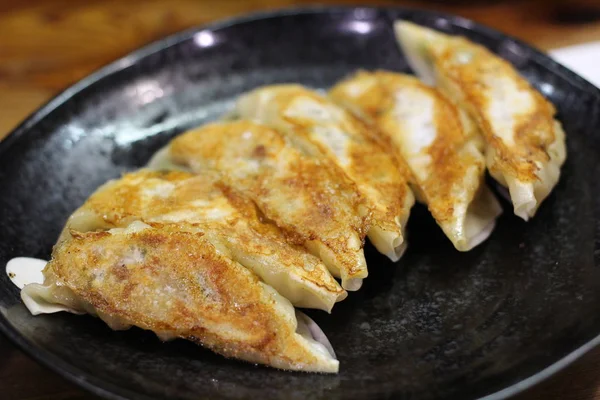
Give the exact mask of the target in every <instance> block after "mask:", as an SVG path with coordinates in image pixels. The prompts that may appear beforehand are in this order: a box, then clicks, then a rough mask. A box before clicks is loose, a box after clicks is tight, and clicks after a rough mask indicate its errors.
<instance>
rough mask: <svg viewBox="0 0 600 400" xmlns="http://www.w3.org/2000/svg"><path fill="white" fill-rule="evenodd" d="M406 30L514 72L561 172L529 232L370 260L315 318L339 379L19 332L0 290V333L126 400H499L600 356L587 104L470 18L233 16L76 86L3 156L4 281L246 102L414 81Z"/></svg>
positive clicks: (80, 328) (326, 11) (379, 11)
mask: <svg viewBox="0 0 600 400" xmlns="http://www.w3.org/2000/svg"><path fill="white" fill-rule="evenodd" d="M397 18H404V19H409V20H413V21H416V22H418V23H421V24H425V25H428V26H431V27H434V28H437V29H441V30H443V31H447V32H451V33H458V34H463V35H466V36H468V37H470V38H471V39H473V40H475V41H477V42H480V43H482V44H484V45H486V46H488V47H489V48H490V49H492V50H493V51H495V52H497V53H498V54H500V55H501V56H503V57H505V58H506V59H508V60H510V61H511V62H512V63H513V64H514V65H516V67H517V68H518V69H519V70H520V71H521V72H522V73H523V74H524V75H525V76H526V77H527V79H529V80H530V81H531V82H532V83H533V84H534V85H535V86H536V87H537V88H539V89H540V90H541V91H542V92H543V93H544V94H545V95H546V96H548V97H549V98H550V100H552V102H553V103H554V104H556V106H557V108H558V112H559V118H560V120H561V121H562V122H563V124H564V127H565V131H566V132H567V136H568V140H567V142H568V152H569V153H568V154H569V157H568V160H567V162H566V164H565V166H564V168H563V176H562V179H561V181H560V183H559V184H558V186H557V187H556V189H555V190H554V193H553V194H552V195H551V196H550V198H548V199H547V200H546V201H545V203H544V204H543V206H542V207H541V209H540V210H539V212H538V214H537V215H536V217H535V218H534V219H533V220H532V221H530V222H529V223H524V222H523V221H521V220H520V219H519V218H517V217H515V216H513V215H512V212H511V210H510V207H509V204H507V203H504V204H503V205H504V208H505V214H504V215H503V216H502V217H501V218H500V219H499V221H498V226H497V228H496V231H495V232H494V233H493V234H492V236H491V238H490V239H489V240H488V241H487V242H486V243H484V244H483V245H481V246H479V247H477V248H476V249H475V250H473V251H471V252H469V253H458V252H456V251H455V250H454V249H453V247H452V245H451V244H450V242H449V241H448V240H447V239H446V238H445V237H444V236H443V234H442V233H441V231H440V229H438V228H437V226H436V225H435V223H434V221H433V220H432V218H431V217H430V216H429V215H428V214H427V212H426V210H425V209H424V208H422V207H416V208H415V209H414V212H413V214H412V216H411V219H410V224H409V241H410V243H409V250H408V252H407V254H406V255H405V257H404V258H402V260H401V261H399V262H398V263H396V264H393V263H390V262H389V261H388V260H387V259H386V258H384V257H382V256H381V255H379V254H377V253H376V252H375V251H374V250H373V249H372V248H371V247H368V248H367V261H368V264H369V271H370V275H369V278H368V279H367V280H366V281H365V284H364V286H363V288H362V289H361V290H360V291H359V292H357V293H352V294H351V295H350V296H349V298H348V299H347V300H346V301H344V302H342V303H340V304H338V305H337V306H336V307H335V309H334V311H333V313H332V315H326V314H325V313H323V312H310V314H311V316H312V317H313V318H314V319H315V320H316V321H317V322H318V323H319V324H320V325H321V327H322V328H323V330H324V331H325V333H326V334H327V335H328V337H329V339H330V340H331V343H332V344H333V346H334V348H335V350H336V352H337V355H338V357H339V359H340V361H341V368H340V373H339V375H327V376H326V375H315V374H303V373H290V372H282V371H277V370H273V369H269V368H264V367H258V366H253V365H249V364H245V363H242V362H237V361H231V360H226V359H224V358H222V357H220V356H217V355H214V354H212V353H211V352H210V351H207V350H204V349H202V348H201V347H199V346H196V345H194V344H191V343H188V342H185V341H175V342H170V343H167V344H162V343H161V342H160V341H159V340H158V339H157V338H156V337H155V336H154V335H153V334H152V333H150V332H144V331H141V330H139V329H132V330H130V331H126V332H113V331H111V330H110V329H109V328H108V327H106V326H105V325H104V324H103V323H102V322H101V321H98V320H96V319H94V318H92V317H89V316H83V317H82V316H74V315H67V314H55V315H47V316H39V317H32V316H30V315H29V314H28V312H27V311H26V309H25V308H24V306H23V305H22V304H21V302H20V299H19V295H18V290H17V289H16V288H15V287H13V286H12V285H11V284H10V282H9V281H8V278H7V277H6V276H5V275H4V274H0V328H1V331H2V332H4V333H5V334H6V335H7V336H8V337H10V338H11V339H12V340H13V341H14V342H15V343H17V344H18V345H19V346H20V347H21V348H23V349H24V350H25V351H26V352H28V353H29V354H31V355H32V356H34V357H35V358H36V359H37V360H38V361H40V362H42V363H44V364H45V365H47V366H49V367H50V368H52V369H54V370H56V371H57V372H59V373H60V374H62V375H63V376H66V377H67V378H69V379H70V380H72V381H73V382H75V383H77V384H79V385H81V386H83V387H84V388H86V389H88V390H90V391H92V392H94V393H96V394H98V395H101V396H104V397H107V398H114V399H122V398H134V399H155V398H170V399H200V398H210V399H250V398H254V399H256V398H260V399H305V398H310V399H376V398H394V399H413V400H425V399H476V398H481V397H483V398H485V399H501V398H505V397H507V396H510V395H512V394H514V393H517V392H519V391H521V390H522V389H523V388H526V387H529V386H531V385H532V384H534V383H536V382H538V381H540V380H542V379H544V378H545V377H547V376H548V375H550V374H552V373H553V372H555V371H556V370H558V369H560V368H562V367H563V366H565V365H566V364H568V363H569V362H571V361H572V360H574V359H575V358H577V357H578V356H580V355H581V354H583V353H584V352H585V351H587V350H589V349H591V348H592V347H593V346H595V345H596V344H598V343H599V342H600V337H599V336H598V335H599V334H600V268H599V266H600V263H599V261H600V260H599V257H600V242H599V240H600V235H599V227H600V225H599V224H598V213H599V211H600V191H599V189H600V188H599V183H598V182H599V180H598V179H597V177H598V176H600V163H599V162H598V155H599V154H600V153H599V152H600V94H599V91H598V90H597V89H595V88H594V87H593V86H591V85H590V84H589V83H587V82H586V81H584V80H583V79H581V78H579V77H577V76H576V75H575V74H573V73H572V72H570V71H568V70H567V69H565V68H563V67H561V66H560V65H558V64H556V63H555V62H553V61H552V60H550V59H549V58H547V57H546V56H544V55H543V54H541V53H539V52H538V51H536V50H534V49H532V48H530V47H528V46H526V45H524V44H523V43H521V42H519V41H516V40H514V39H512V38H509V37H506V36H504V35H501V34H499V33H497V32H495V31H492V30H490V29H488V28H485V27H482V26H480V25H477V24H475V23H473V22H471V21H468V20H465V19H461V18H457V17H453V16H448V15H442V14H436V13H428V12H427V13H426V12H422V11H416V10H404V9H395V8H390V9H383V8H335V9H331V8H316V9H304V10H288V11H283V12H277V13H271V14H261V15H255V16H251V17H246V18H239V19H235V20H231V21H227V22H223V23H218V24H215V25H210V26H207V27H204V28H199V29H195V30H192V31H188V32H184V33H181V34H178V35H175V36H173V37H170V38H167V39H165V40H163V41H160V42H158V43H155V44H153V45H150V46H149V47H146V48H144V49H142V50H140V51H137V52H135V53H133V54H131V55H130V56H127V57H125V58H123V59H121V60H119V61H117V62H115V63H114V64H111V65H110V66H108V67H106V68H104V69H102V70H101V71H99V72H97V73H95V74H94V75H92V76H90V77H89V78H87V79H84V80H83V81H81V82H80V83H78V84H76V85H75V86H73V87H71V88H70V89H68V90H67V91H65V92H64V93H63V94H61V95H59V96H58V97H57V98H55V99H54V100H52V101H51V102H50V103H49V104H47V105H46V106H44V107H43V108H42V109H41V110H39V111H38V112H37V113H35V114H34V115H33V116H32V117H31V118H30V119H28V120H27V121H26V122H25V123H23V124H22V125H21V126H20V127H19V128H18V129H17V130H16V131H15V132H13V133H12V135H10V136H9V137H8V138H7V139H6V140H4V141H3V142H0V221H1V223H2V225H1V228H0V265H4V264H5V263H6V261H7V260H8V259H10V258H12V257H15V256H23V255H28V256H35V257H41V258H47V257H49V255H50V251H51V248H52V245H53V243H54V241H55V240H56V238H57V236H58V233H59V231H60V229H61V227H62V225H63V223H64V221H65V219H66V218H67V216H68V215H69V214H70V213H71V212H72V211H73V210H74V209H75V208H76V207H77V206H78V205H80V204H81V203H82V202H83V201H84V200H85V198H86V197H87V196H88V195H89V194H90V193H91V192H92V191H93V190H94V189H95V188H96V187H97V186H99V185H100V184H101V183H103V182H105V181H106V180H107V179H110V178H114V177H117V176H119V174H121V173H122V172H124V171H127V170H131V169H133V168H136V167H139V166H141V165H143V164H144V163H145V162H146V161H147V160H148V158H149V157H150V155H151V154H152V153H153V152H154V151H155V150H156V149H158V148H159V147H161V146H162V145H164V144H165V143H166V142H167V141H168V140H169V139H170V138H171V137H173V135H175V134H177V133H179V132H181V131H183V130H184V129H186V128H189V127H192V126H194V125H197V124H200V123H204V122H206V121H210V120H213V119H215V118H217V117H218V116H219V115H220V114H221V113H222V112H224V111H225V110H226V109H227V108H228V107H229V106H230V105H231V103H232V101H233V99H234V98H235V97H236V96H237V95H238V94H240V93H242V92H243V91H245V90H248V89H251V88H253V87H255V86H258V85H261V84H267V83H275V82H286V81H294V82H301V83H303V84H306V85H309V86H312V87H316V88H326V87H328V86H329V85H331V84H332V83H334V82H335V81H336V80H338V79H340V78H342V77H344V76H345V75H346V74H348V73H350V72H351V71H354V70H355V69H358V68H365V69H373V68H387V69H391V70H397V71H409V70H408V67H407V64H406V62H405V60H404V58H403V56H402V54H401V53H400V51H399V50H398V49H397V47H396V44H395V43H394V38H393V35H392V21H394V20H395V19H397Z"/></svg>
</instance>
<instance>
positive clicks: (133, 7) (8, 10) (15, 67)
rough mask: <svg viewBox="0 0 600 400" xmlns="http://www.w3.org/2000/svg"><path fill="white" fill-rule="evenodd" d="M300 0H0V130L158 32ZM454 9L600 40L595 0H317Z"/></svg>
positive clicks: (542, 42)
mask: <svg viewBox="0 0 600 400" xmlns="http://www.w3.org/2000/svg"><path fill="white" fill-rule="evenodd" d="M310 4H315V2H310V1H301V0H208V1H203V0H0V93H1V95H0V138H1V137H3V136H4V135H5V134H7V133H8V132H9V131H10V130H11V129H12V128H14V127H15V125H16V124H17V123H18V122H20V121H21V120H22V119H23V118H25V117H26V116H27V115H28V114H29V113H31V112H32V111H33V110H34V109H35V108H36V107H38V106H39V105H40V104H42V103H43V102H45V101H46V100H48V99H49V98H50V97H51V96H53V95H54V94H56V93H57V92H58V91H60V90H61V89H64V88H65V87H66V86H68V85H70V84H71V83H73V82H75V81H77V80H79V79H80V78H82V77H84V76H85V75H88V74H89V73H90V72H92V71H94V70H95V69H97V68H99V67H101V66H102V65H105V64H107V63H109V62H111V61H112V60H114V59H116V58H118V57H121V56H123V55H124V54H127V53H128V52H130V51H131V50H133V49H135V48H137V47H139V46H141V45H144V44H146V43H149V42H151V41H153V40H156V39H159V38H161V37H163V36H165V35H168V34H171V33H174V32H177V31H180V30H182V29H186V28H189V27H192V26H194V25H198V24H203V23H206V22H209V21H214V20H216V19H221V18H227V17H231V16H235V15H239V14H243V13H248V12H252V11H258V10H268V9H276V8H281V7H290V6H294V5H310ZM317 4H361V5H367V4H369V5H371V4H373V5H396V6H409V7H420V8H426V9H436V10H441V11H446V12H450V13H454V14H459V15H462V16H465V17H467V18H471V19H474V20H476V21H478V22H482V23H484V24H487V25H490V26H492V27H494V28H497V29H500V30H502V31H504V32H506V33H509V34H512V35H515V36H517V37H519V38H521V39H523V40H525V41H528V42H530V43H532V44H534V45H536V46H538V47H540V48H542V49H544V50H549V49H554V48H559V47H564V46H568V45H573V44H578V43H584V42H589V41H595V40H600V0H420V1H416V0H406V1H405V0H396V1H368V0H363V1H360V2H352V1H331V0H330V1H321V2H318V3H317Z"/></svg>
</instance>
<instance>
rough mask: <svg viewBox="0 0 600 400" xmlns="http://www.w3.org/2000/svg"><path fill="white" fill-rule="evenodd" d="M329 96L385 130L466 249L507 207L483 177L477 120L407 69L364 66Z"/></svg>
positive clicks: (424, 195) (423, 197)
mask: <svg viewBox="0 0 600 400" xmlns="http://www.w3.org/2000/svg"><path fill="white" fill-rule="evenodd" d="M330 96H331V97H332V98H333V99H334V100H336V101H338V102H339V103H340V104H343V105H345V106H347V107H348V109H350V110H354V111H355V112H356V113H357V115H359V116H361V117H362V118H365V119H366V120H367V121H369V122H370V123H372V124H375V125H376V126H377V128H379V130H378V131H379V132H380V133H381V134H382V135H385V136H386V138H387V139H389V141H390V143H391V145H392V149H393V150H394V151H395V152H396V153H397V155H398V157H400V158H402V159H404V160H405V161H406V163H407V165H408V166H409V168H410V169H411V172H412V176H413V179H414V186H415V192H416V193H417V196H418V197H419V200H420V201H422V202H424V203H425V204H427V206H428V208H429V210H430V212H431V214H432V215H433V217H434V218H435V220H436V221H437V223H438V224H439V226H440V227H441V228H442V230H443V231H444V233H445V234H446V236H447V237H448V238H449V239H450V240H451V241H452V243H453V244H454V246H455V247H456V248H457V249H458V250H460V251H468V250H470V249H472V248H473V247H475V246H477V245H478V244H479V243H481V242H482V241H484V240H485V239H487V237H488V236H489V235H490V233H491V232H492V229H493V228H494V225H495V221H496V217H497V216H498V215H499V214H500V213H501V210H502V209H501V207H500V204H499V203H498V201H497V200H496V198H495V197H494V195H493V194H492V192H491V191H490V190H489V188H488V187H487V186H486V185H485V183H484V175H485V158H484V155H483V154H482V152H481V150H482V149H481V147H482V146H481V142H480V138H479V134H478V132H477V129H476V127H475V125H474V124H473V123H472V122H471V120H470V119H469V117H467V116H466V115H465V114H464V113H462V111H461V110H460V109H458V108H457V107H456V106H454V105H453V104H452V103H451V102H450V101H448V100H447V99H446V97H445V96H444V95H442V94H441V93H440V92H438V91H437V90H435V89H433V88H430V87H428V86H425V85H424V84H423V83H421V82H420V81H419V80H418V79H416V78H414V77H412V76H409V75H403V74H397V73H392V72H384V71H378V72H374V73H370V72H359V73H357V74H356V75H354V76H352V77H350V78H348V79H347V80H344V81H342V82H340V83H338V84H337V85H335V86H334V87H333V88H332V89H331V91H330Z"/></svg>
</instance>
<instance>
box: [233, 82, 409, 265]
mask: <svg viewBox="0 0 600 400" xmlns="http://www.w3.org/2000/svg"><path fill="white" fill-rule="evenodd" d="M235 113H236V114H237V115H238V116H239V117H240V118H243V119H252V120H255V121H257V122H260V123H262V124H265V125H269V126H271V127H272V128H275V129H278V130H280V131H281V132H283V133H284V134H286V135H288V137H289V138H290V140H291V141H292V142H293V143H294V144H295V145H297V146H299V147H302V148H304V149H305V151H307V152H309V153H310V154H311V155H313V156H321V157H327V158H329V159H330V160H332V161H333V162H335V163H336V164H337V165H338V166H339V167H340V168H341V169H342V170H343V171H344V172H345V173H346V174H347V175H348V177H349V178H350V179H352V180H353V181H354V182H355V183H356V185H357V186H358V189H359V190H360V192H361V194H362V195H363V196H364V198H365V199H366V200H367V205H368V206H369V207H370V208H371V211H372V216H373V217H372V222H371V228H370V230H369V232H368V236H369V239H371V242H372V243H373V244H374V245H375V247H376V248H377V250H379V251H380V252H381V253H383V254H385V255H387V256H388V257H389V258H390V259H392V260H393V261H396V260H398V259H399V258H400V257H401V256H402V253H403V252H404V249H406V242H405V239H404V238H405V227H406V222H407V220H408V216H409V214H410V209H411V207H412V206H413V204H414V197H413V194H412V192H411V191H410V189H409V187H408V184H407V182H406V179H405V177H404V176H403V175H402V173H401V170H400V167H399V165H398V164H397V162H396V160H395V159H394V157H393V156H392V155H390V154H388V153H386V152H385V151H384V150H383V149H382V147H381V146H380V145H379V143H377V142H376V141H375V140H374V138H373V137H372V135H371V134H370V133H369V132H368V131H367V128H366V126H365V125H364V124H363V123H362V122H361V121H359V120H358V119H357V118H355V117H354V116H352V115H351V114H350V113H348V112H347V111H346V110H344V109H343V108H342V107H339V106H338V105H336V104H335V103H333V102H331V101H330V100H328V99H327V98H325V97H323V96H321V95H319V94H317V93H315V92H313V91H311V90H309V89H306V88H305V87H302V86H300V85H291V84H290V85H273V86H265V87H263V88H259V89H256V90H253V91H252V92H250V93H248V94H246V95H245V96H242V97H241V98H240V99H239V100H238V102H237V106H236V110H235Z"/></svg>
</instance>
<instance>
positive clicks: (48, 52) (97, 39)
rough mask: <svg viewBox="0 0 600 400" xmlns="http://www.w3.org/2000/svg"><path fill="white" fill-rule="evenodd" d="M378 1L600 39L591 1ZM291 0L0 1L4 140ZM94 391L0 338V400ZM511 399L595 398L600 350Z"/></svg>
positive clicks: (523, 32) (505, 26) (526, 33)
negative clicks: (140, 53)
mask: <svg viewBox="0 0 600 400" xmlns="http://www.w3.org/2000/svg"><path fill="white" fill-rule="evenodd" d="M326 2H327V1H321V2H320V3H321V4H322V3H326ZM328 3H332V4H333V3H339V2H338V1H329V2H328ZM344 3H346V4H348V3H351V2H348V1H346V2H344ZM361 3H362V4H365V3H367V2H366V1H364V0H363V1H362V2H361ZM373 3H374V2H373ZM377 3H378V4H389V5H407V6H411V7H422V8H429V9H438V10H443V11H447V12H452V13H455V14H460V15H462V16H465V17H468V18H471V19H474V20H476V21H479V22H482V23H485V24H487V25H490V26H493V27H495V28H497V29H500V30H502V31H505V32H508V33H510V34H512V35H515V36H517V37H519V38H521V39H524V40H526V41H528V42H531V43H533V44H535V45H537V46H538V47H540V48H542V49H551V48H557V47H562V46H567V45H571V44H575V43H582V42H586V41H592V40H600V4H599V2H598V1H597V0H576V1H567V0H565V1H561V0H523V1H515V0H513V1H508V0H505V1H490V0H480V1H476V0H473V1H471V2H467V1H464V2H462V3H463V4H462V5H461V4H460V3H461V2H459V1H443V0H442V1H437V2H433V1H430V2H426V1H423V2H418V1H387V2H377ZM452 3H455V4H452ZM467 3H476V4H479V5H476V6H473V5H468V6H467V5H465V4H467ZM294 4H296V5H298V4H307V2H303V1H295V0H249V1H244V0H214V1H202V0H0V139H1V138H2V137H4V135H5V134H7V133H8V132H9V131H10V130H11V129H12V128H13V127H14V126H15V125H16V124H17V123H19V122H20V121H21V120H22V119H23V118H25V117H26V116H27V115H28V114H29V113H31V112H32V111H33V110H34V109H35V108H36V107H38V106H39V105H41V104H42V103H43V102H45V101H46V100H48V99H49V98H50V97H51V96H52V95H54V94H55V93H57V92H58V91H59V90H61V89H63V88H65V87H66V86H68V85H69V84H71V83H73V82H75V81H77V80H78V79H80V78H82V77H84V76H85V75H87V74H89V73H90V72H91V71H93V70H95V69H97V68H98V67H100V66H102V65H104V64H106V63H108V62H110V61H112V60H114V59H116V58H118V57H120V56H122V55H124V54H126V53H128V52H129V51H131V50H133V49H135V48H137V47H139V46H140V45H143V44H146V43H148V42H151V41H153V40H156V39H159V38H161V37H163V36H165V35H168V34H170V33H173V32H176V31H179V30H182V29H185V28H188V27H191V26H194V25H198V24H203V23H206V22H209V21H213V20H216V19H220V18H225V17H230V16H232V15H238V14H242V13H246V12H250V11H256V10H265V9H273V8H278V7H284V6H290V5H294ZM359 4H360V3H359ZM567 4H568V5H567ZM90 397H91V396H90V395H89V394H87V393H85V392H83V391H81V390H80V389H78V388H76V387H75V386H73V385H72V384H70V383H68V382H66V381H65V380H63V379H62V378H60V377H58V376H57V375H56V374H54V373H53V372H51V371H49V370H47V369H45V368H43V367H41V366H39V365H38V364H36V363H35V362H34V361H32V360H31V359H29V358H28V357H27V356H25V355H24V354H23V353H21V352H20V351H19V350H17V349H16V348H14V347H13V346H12V345H11V344H9V343H8V341H7V340H6V339H5V338H3V337H1V336H0V398H3V399H19V400H24V399H29V400H33V399H36V400H42V399H61V400H67V399H69V400H73V399H85V398H90ZM517 399H518V400H534V399H540V400H542V399H543V400H591V399H596V400H600V349H597V350H596V351H593V352H591V353H590V354H588V355H586V356H585V357H583V358H582V359H581V360H579V361H578V362H576V363H575V364H574V365H572V366H571V367H569V368H567V369H566V370H565V371H563V372H561V373H559V374H558V375H557V376H555V377H553V378H552V379H550V380H549V381H547V382H545V383H542V384H541V385H539V386H538V387H535V388H533V389H531V390H529V391H528V392H526V393H524V394H523V395H520V396H519V397H517Z"/></svg>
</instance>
